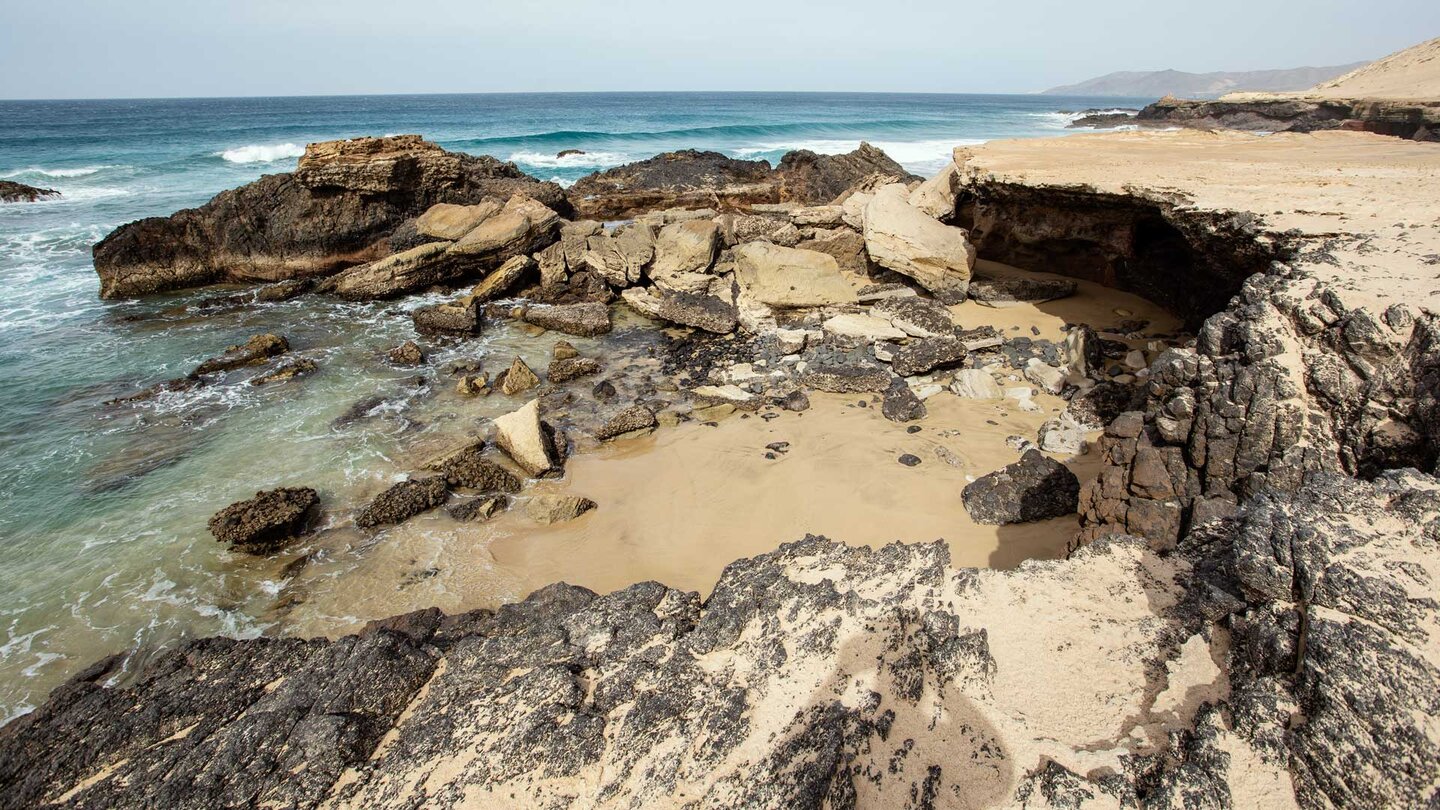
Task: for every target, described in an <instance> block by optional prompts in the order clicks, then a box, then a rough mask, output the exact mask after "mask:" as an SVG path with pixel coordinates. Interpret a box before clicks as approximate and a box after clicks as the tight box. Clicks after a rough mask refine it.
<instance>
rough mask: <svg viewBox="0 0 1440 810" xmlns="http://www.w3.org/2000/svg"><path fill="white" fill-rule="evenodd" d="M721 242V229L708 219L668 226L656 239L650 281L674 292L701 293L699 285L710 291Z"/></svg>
mask: <svg viewBox="0 0 1440 810" xmlns="http://www.w3.org/2000/svg"><path fill="white" fill-rule="evenodd" d="M719 239H720V230H719V228H718V227H716V225H715V223H714V222H713V221H711V220H708V219H698V220H691V221H689V222H677V223H674V224H672V225H666V226H665V227H664V228H661V229H660V234H659V236H657V237H656V238H655V260H654V262H653V263H652V264H651V265H650V269H649V270H648V271H647V274H648V275H649V277H650V280H651V281H653V282H655V285H656V286H658V287H660V288H662V289H665V290H669V291H675V292H698V291H699V290H697V289H696V287H697V283H698V285H699V287H701V288H702V289H703V288H708V286H709V283H710V281H711V279H710V277H709V275H708V273H709V271H710V265H711V264H713V263H714V262H715V252H716V250H717V248H718V247H719ZM697 277H698V278H697ZM631 283H632V284H633V283H634V282H633V281H632V282H631Z"/></svg>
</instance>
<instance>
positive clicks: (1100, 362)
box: [1065, 324, 1105, 377]
mask: <svg viewBox="0 0 1440 810" xmlns="http://www.w3.org/2000/svg"><path fill="white" fill-rule="evenodd" d="M1104 364H1105V354H1104V346H1103V345H1102V343H1101V341H1100V336H1099V335H1097V334H1095V330H1094V329H1092V328H1090V327H1089V326H1085V325H1083V324H1082V325H1080V326H1076V327H1075V328H1074V329H1071V330H1070V332H1069V334H1067V335H1065V371H1066V373H1067V374H1071V375H1074V376H1076V377H1088V376H1090V375H1091V374H1096V373H1098V372H1099V371H1101V370H1102V369H1103V367H1104Z"/></svg>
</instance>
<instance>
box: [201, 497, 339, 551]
mask: <svg viewBox="0 0 1440 810" xmlns="http://www.w3.org/2000/svg"><path fill="white" fill-rule="evenodd" d="M319 505H320V496H319V495H318V494H316V492H315V490H313V489H310V488H309V487H281V488H279V489H272V490H269V491H268V492H257V493H255V497H253V498H251V499H250V500H248V501H239V502H237V503H232V504H230V505H229V506H227V507H225V508H224V509H221V510H220V511H219V512H216V513H215V515H214V517H212V518H210V533H211V534H213V535H215V539H216V540H219V541H220V542H222V543H229V544H230V549H231V550H232V551H243V552H246V553H248V554H273V553H275V552H276V551H279V550H280V549H281V548H283V547H284V545H285V543H286V542H288V541H289V540H290V539H292V538H294V537H297V536H299V535H301V534H303V533H304V531H305V528H306V524H307V523H308V522H309V519H310V518H311V517H312V515H313V512H314V510H315V508H316V507H317V506H319Z"/></svg>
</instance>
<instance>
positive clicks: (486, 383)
mask: <svg viewBox="0 0 1440 810" xmlns="http://www.w3.org/2000/svg"><path fill="white" fill-rule="evenodd" d="M455 393H457V394H459V395H460V396H462V397H482V396H488V395H489V394H490V375H489V374H464V375H461V377H460V379H459V380H456V381H455Z"/></svg>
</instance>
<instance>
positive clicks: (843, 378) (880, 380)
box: [801, 363, 895, 394]
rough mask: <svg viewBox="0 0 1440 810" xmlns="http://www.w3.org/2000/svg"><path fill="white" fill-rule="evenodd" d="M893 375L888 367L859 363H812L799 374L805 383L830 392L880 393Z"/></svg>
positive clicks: (887, 385)
mask: <svg viewBox="0 0 1440 810" xmlns="http://www.w3.org/2000/svg"><path fill="white" fill-rule="evenodd" d="M894 377H895V375H893V374H891V373H890V371H889V370H888V369H885V368H881V367H880V366H875V365H864V364H859V363H847V364H835V365H812V366H810V367H809V368H807V369H805V373H804V374H803V375H801V379H802V380H803V381H804V383H805V385H807V386H809V387H810V388H814V389H816V390H817V391H827V392H829V393H832V394H853V393H880V392H882V391H885V390H887V389H889V388H890V381H891V380H892V379H894Z"/></svg>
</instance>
